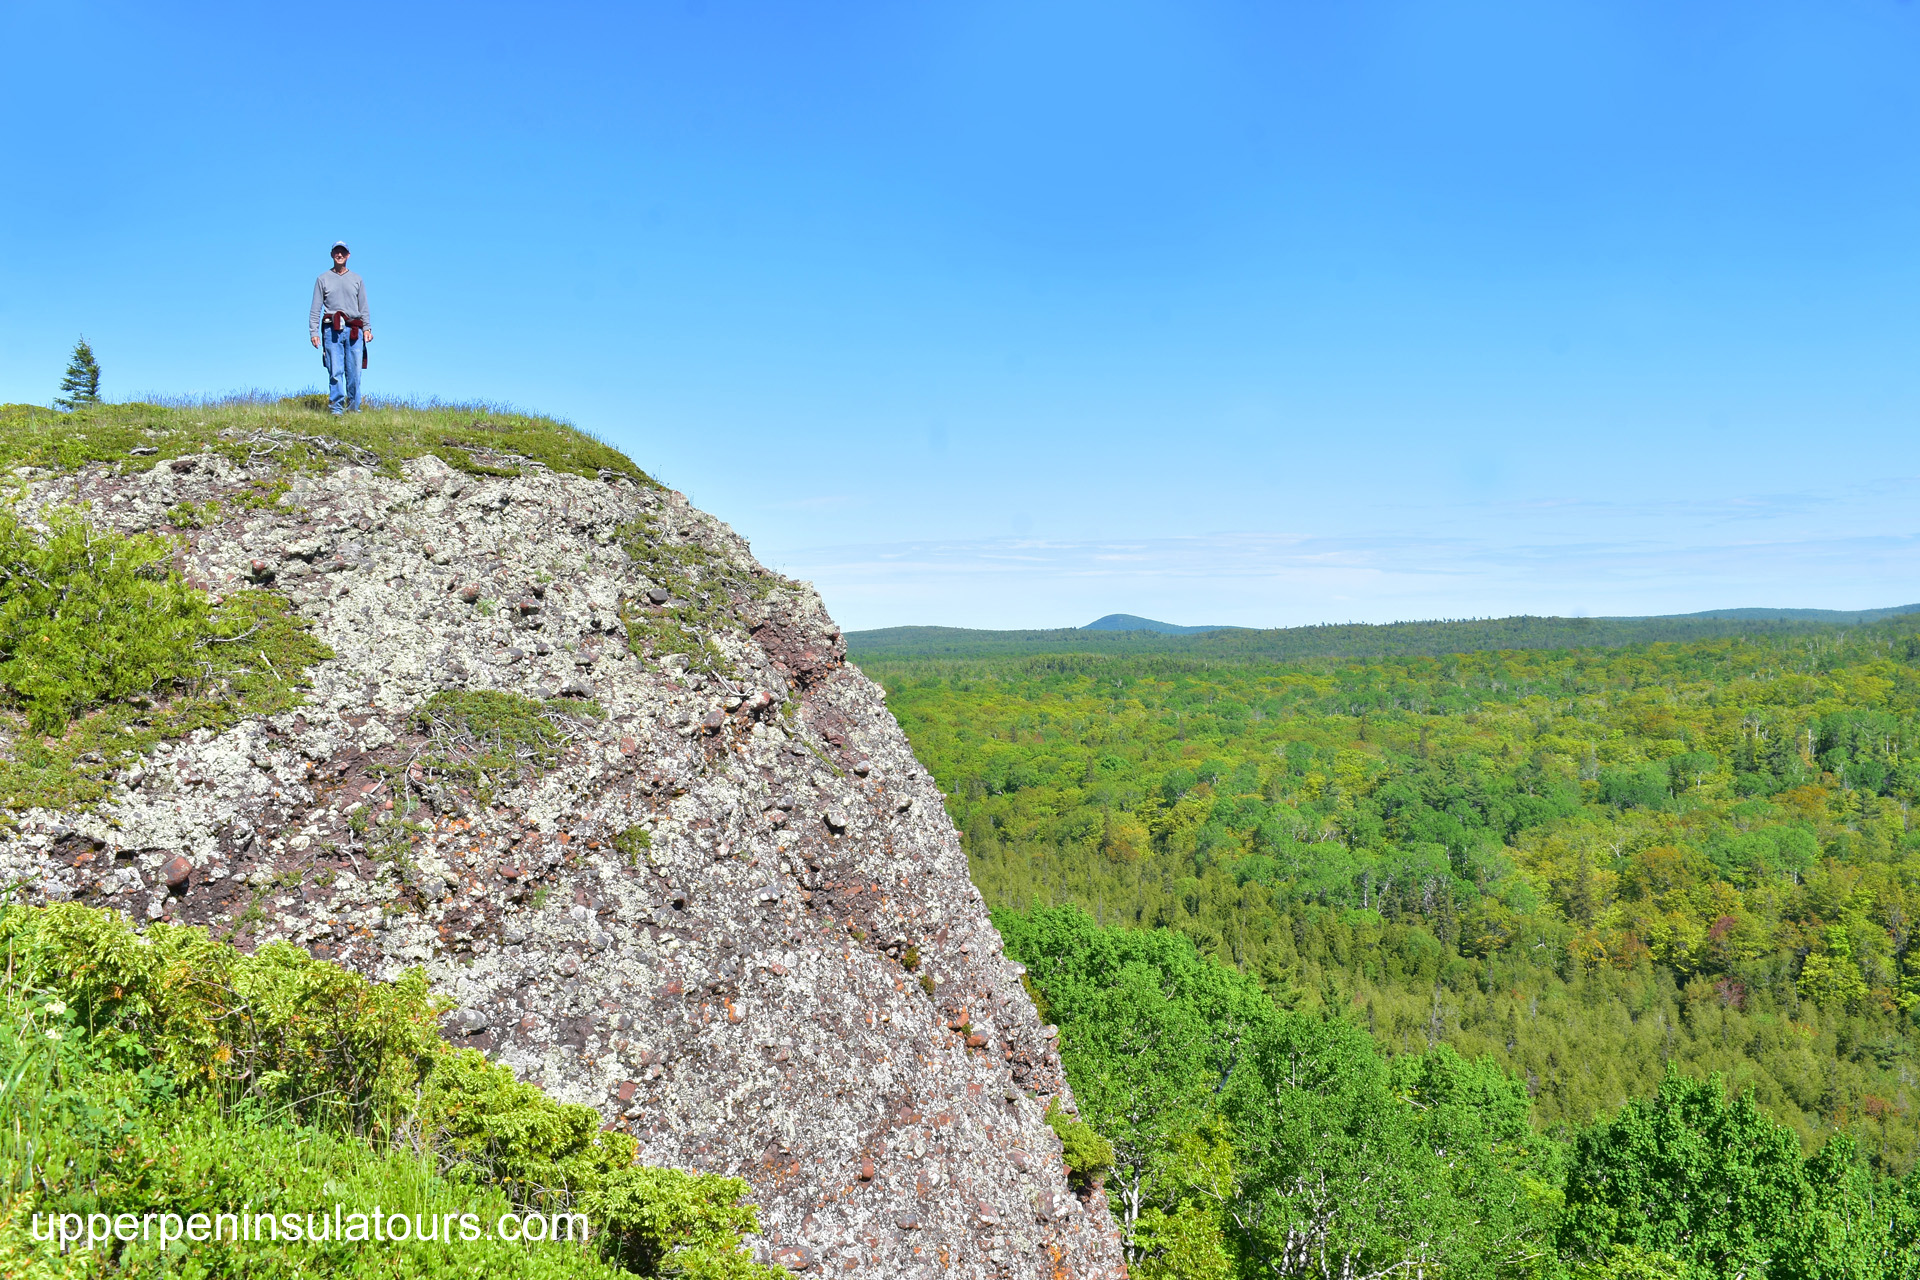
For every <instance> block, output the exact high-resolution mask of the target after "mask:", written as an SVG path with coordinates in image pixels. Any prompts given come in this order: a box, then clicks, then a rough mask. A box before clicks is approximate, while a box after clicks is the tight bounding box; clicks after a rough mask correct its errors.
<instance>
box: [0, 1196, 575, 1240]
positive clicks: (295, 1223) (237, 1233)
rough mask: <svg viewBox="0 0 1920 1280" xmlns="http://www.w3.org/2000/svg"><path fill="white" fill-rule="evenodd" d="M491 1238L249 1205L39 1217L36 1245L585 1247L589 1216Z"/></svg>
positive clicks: (476, 1228)
mask: <svg viewBox="0 0 1920 1280" xmlns="http://www.w3.org/2000/svg"><path fill="white" fill-rule="evenodd" d="M492 1227H493V1230H492V1232H491V1233H490V1234H489V1233H488V1232H487V1231H486V1227H485V1224H483V1223H482V1222H481V1221H480V1218H479V1215H478V1214H472V1213H414V1214H406V1213H383V1212H382V1211H381V1209H380V1206H379V1205H377V1204H376V1205H374V1206H373V1210H372V1212H370V1213H361V1212H359V1211H357V1210H356V1211H355V1212H353V1213H347V1212H345V1210H344V1207H343V1206H341V1205H338V1204H336V1205H334V1206H333V1209H332V1211H331V1212H327V1211H324V1210H323V1211H322V1212H321V1213H319V1214H318V1215H315V1214H312V1213H306V1214H301V1213H281V1214H272V1213H255V1212H253V1207H252V1206H251V1205H247V1206H244V1207H243V1208H242V1209H241V1210H240V1211H239V1212H238V1213H216V1214H206V1213H189V1214H186V1215H184V1216H183V1215H181V1214H177V1213H119V1214H106V1213H89V1214H78V1213H57V1214H56V1213H46V1214H40V1213H36V1214H34V1215H33V1217H32V1221H31V1229H32V1232H33V1238H34V1239H35V1240H39V1241H43V1242H46V1241H57V1242H58V1243H59V1246H60V1249H61V1251H62V1252H66V1251H67V1250H69V1249H95V1248H98V1247H100V1246H101V1245H104V1244H111V1243H112V1242H114V1241H119V1242H121V1243H123V1244H131V1243H133V1242H134V1241H136V1240H139V1241H149V1240H158V1241H159V1242H160V1245H161V1247H162V1248H166V1247H167V1246H169V1245H172V1244H174V1243H176V1242H180V1241H185V1242H188V1243H193V1244H198V1243H203V1242H209V1241H214V1242H221V1243H226V1242H232V1243H266V1242H270V1241H288V1242H299V1241H310V1242H313V1243H317V1244H324V1243H327V1242H329V1241H349V1242H357V1241H367V1242H370V1243H371V1242H381V1243H388V1244H404V1243H406V1242H408V1241H411V1240H419V1241H426V1242H429V1243H432V1242H439V1243H446V1244H472V1243H474V1242H475V1241H477V1240H483V1239H493V1240H512V1241H525V1242H527V1243H529V1244H538V1243H541V1242H542V1241H547V1240H577V1241H585V1240H586V1239H587V1238H588V1236H589V1234H590V1228H589V1227H588V1225H587V1215H586V1214H584V1213H503V1214H501V1215H500V1216H499V1217H498V1218H497V1219H495V1220H494V1222H493V1224H492Z"/></svg>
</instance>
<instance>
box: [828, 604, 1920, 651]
mask: <svg viewBox="0 0 1920 1280" xmlns="http://www.w3.org/2000/svg"><path fill="white" fill-rule="evenodd" d="M1902 614H1920V604H1914V605H1905V606H1901V607H1900V608H1897V609H1866V610H1861V611H1859V612H1856V613H1842V612H1835V611H1831V610H1824V609H1726V610H1715V611H1710V612H1707V613H1689V614H1674V615H1671V616H1666V617H1652V618H1536V617H1528V616H1521V617H1514V618H1476V619H1466V620H1461V621H1438V622H1394V623H1387V624H1384V625H1372V624H1367V623H1328V624H1325V625H1322V626H1313V627H1284V628H1277V629H1272V630H1254V629H1250V628H1221V629H1219V630H1215V631H1207V632H1203V633H1201V634H1198V635H1191V634H1170V633H1168V632H1165V631H1159V630H1155V629H1153V626H1151V625H1149V626H1142V627H1141V628H1140V629H1138V630H1131V631H1124V630H1118V629H1115V628H1114V627H1113V626H1112V625H1111V623H1112V620H1113V619H1114V618H1116V617H1117V618H1127V617H1129V616H1130V615H1125V614H1120V615H1109V616H1108V617H1107V618H1102V619H1100V621H1099V623H1096V624H1094V625H1092V626H1088V627H1062V628H1057V629H1054V630H1050V631H975V630H970V629H967V628H964V627H887V628H883V629H880V630H875V631H852V632H849V633H848V634H847V645H848V647H849V648H850V649H851V650H852V652H853V656H854V659H855V660H856V661H858V662H861V663H863V664H864V663H867V662H869V661H873V660H880V659H896V658H950V659H951V658H1006V657H1017V656H1020V655H1024V654H1040V653H1087V654H1094V653H1097V654H1120V655H1131V656H1146V655H1149V654H1151V655H1164V656H1168V657H1180V658H1188V659H1195V660H1200V661H1211V662H1280V661H1286V660H1288V659H1292V658H1377V657H1407V656H1412V655H1426V656H1437V655H1439V654H1445V653H1475V652H1483V651H1486V650H1497V649H1569V648H1587V647H1617V646H1620V645H1633V644H1653V643H1657V642H1669V643H1686V642H1690V641H1699V640H1714V639H1720V638H1723V637H1728V636H1743V637H1754V638H1758V637H1764V636H1792V635H1817V634H1821V633H1824V632H1828V631H1832V630H1834V629H1835V628H1836V627H1852V626H1864V625H1868V624H1871V623H1875V622H1881V621H1885V620H1887V619H1888V618H1892V617H1896V616H1899V615H1902ZM1138 621H1140V622H1141V623H1143V624H1144V623H1147V622H1148V620H1147V619H1139V620H1138ZM1153 625H1157V626H1165V625H1167V624H1164V623H1162V624H1153Z"/></svg>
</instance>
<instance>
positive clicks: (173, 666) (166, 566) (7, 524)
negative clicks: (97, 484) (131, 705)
mask: <svg viewBox="0 0 1920 1280" xmlns="http://www.w3.org/2000/svg"><path fill="white" fill-rule="evenodd" d="M48 522H49V524H50V525H51V530H50V533H49V534H48V535H47V536H44V537H43V536H41V535H40V534H38V533H36V532H35V531H33V530H31V529H29V528H27V527H26V526H25V525H23V524H21V523H20V521H19V519H18V518H17V517H15V516H14V515H13V513H11V512H0V685H4V686H5V687H6V690H7V692H8V693H9V694H11V695H12V697H13V698H14V699H15V700H16V701H17V702H18V703H19V704H20V705H21V706H22V707H23V708H24V709H25V710H26V713H27V719H28V722H29V723H30V724H31V725H32V726H33V728H34V729H35V730H36V731H37V732H39V733H57V732H59V731H60V730H61V729H64V728H65V727H66V724H67V721H68V720H70V719H72V718H73V716H75V715H76V714H78V713H79V712H81V711H83V710H86V709H88V708H91V707H97V706H99V705H100V704H102V703H104V702H107V701H110V700H113V699H118V698H124V697H127V696H128V695H130V694H149V695H157V694H158V693H159V692H160V691H161V690H162V689H163V688H164V687H166V686H171V685H172V684H173V683H175V682H176V681H180V680H185V679H186V678H188V677H189V676H190V675H192V674H193V673H194V670H195V658H196V656H197V654H198V652H199V651H200V650H201V649H203V648H204V647H205V646H206V645H207V643H208V642H209V640H210V639H211V638H212V637H213V635H214V628H213V626H212V618H211V613H212V606H211V604H210V602H209V601H208V599H207V597H206V595H205V593H204V592H200V591H196V590H194V589H193V588H192V587H189V586H188V585H187V584H186V582H185V581H183V580H182V579H181V577H180V575H179V574H178V573H177V572H176V571H175V570H174V568H173V563H172V559H173V551H174V547H173V544H172V543H171V542H170V541H168V540H167V539H166V538H162V537H158V536H155V535H152V534H137V535H134V536H132V537H129V536H127V535H125V534H121V533H118V532H115V531H113V530H111V529H99V528H95V527H94V526H92V525H90V524H88V523H87V521H86V519H85V518H84V517H83V516H82V515H81V513H80V512H78V511H73V510H56V511H52V512H50V513H49V514H48Z"/></svg>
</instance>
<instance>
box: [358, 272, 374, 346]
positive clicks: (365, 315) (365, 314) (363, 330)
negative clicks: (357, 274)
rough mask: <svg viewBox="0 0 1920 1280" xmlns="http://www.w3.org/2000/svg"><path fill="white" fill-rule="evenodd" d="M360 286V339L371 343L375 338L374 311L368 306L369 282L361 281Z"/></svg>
mask: <svg viewBox="0 0 1920 1280" xmlns="http://www.w3.org/2000/svg"><path fill="white" fill-rule="evenodd" d="M358 283H359V286H360V338H361V340H362V341H363V342H364V341H370V340H371V339H372V338H373V311H372V309H371V308H369V307H368V306H367V282H366V281H365V280H361V281H359V282H358Z"/></svg>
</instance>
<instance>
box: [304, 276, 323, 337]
mask: <svg viewBox="0 0 1920 1280" xmlns="http://www.w3.org/2000/svg"><path fill="white" fill-rule="evenodd" d="M325 299H326V295H325V294H324V293H323V292H322V291H321V288H320V277H319V276H315V277H314V278H313V305H312V306H311V307H308V308H307V336H308V337H310V338H312V339H313V345H314V346H316V347H317V346H319V345H320V308H321V306H322V305H323V304H324V302H325Z"/></svg>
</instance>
